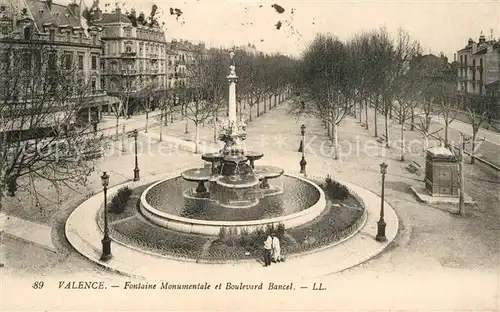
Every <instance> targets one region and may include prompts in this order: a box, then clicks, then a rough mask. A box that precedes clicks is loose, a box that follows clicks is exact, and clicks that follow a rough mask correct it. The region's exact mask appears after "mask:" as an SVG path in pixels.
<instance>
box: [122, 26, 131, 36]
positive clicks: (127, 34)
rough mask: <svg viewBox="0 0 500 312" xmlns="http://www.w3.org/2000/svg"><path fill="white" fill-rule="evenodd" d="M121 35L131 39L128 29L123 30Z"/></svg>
mask: <svg viewBox="0 0 500 312" xmlns="http://www.w3.org/2000/svg"><path fill="white" fill-rule="evenodd" d="M123 30H124V31H123V33H124V36H125V37H127V38H129V37H132V30H131V29H130V28H124V29H123Z"/></svg>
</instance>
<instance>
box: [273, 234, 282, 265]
mask: <svg viewBox="0 0 500 312" xmlns="http://www.w3.org/2000/svg"><path fill="white" fill-rule="evenodd" d="M271 237H272V239H273V242H272V244H271V245H272V247H273V260H274V261H275V262H280V261H281V247H280V239H279V238H278V236H276V235H274V234H272V235H271Z"/></svg>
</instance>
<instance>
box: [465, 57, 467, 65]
mask: <svg viewBox="0 0 500 312" xmlns="http://www.w3.org/2000/svg"><path fill="white" fill-rule="evenodd" d="M465 66H467V55H466V56H465Z"/></svg>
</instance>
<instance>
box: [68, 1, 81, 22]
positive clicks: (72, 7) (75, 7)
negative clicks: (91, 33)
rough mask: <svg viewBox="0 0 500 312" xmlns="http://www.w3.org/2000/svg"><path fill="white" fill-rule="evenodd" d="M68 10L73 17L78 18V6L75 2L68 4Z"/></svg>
mask: <svg viewBox="0 0 500 312" xmlns="http://www.w3.org/2000/svg"><path fill="white" fill-rule="evenodd" d="M68 10H69V11H70V12H71V14H73V16H74V17H76V18H80V6H79V5H78V4H76V3H75V2H72V3H70V4H68Z"/></svg>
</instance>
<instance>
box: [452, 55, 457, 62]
mask: <svg viewBox="0 0 500 312" xmlns="http://www.w3.org/2000/svg"><path fill="white" fill-rule="evenodd" d="M456 61H457V54H456V53H453V62H456Z"/></svg>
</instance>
